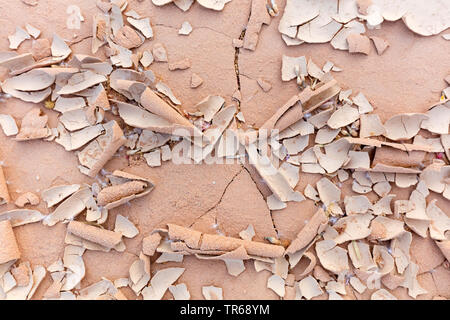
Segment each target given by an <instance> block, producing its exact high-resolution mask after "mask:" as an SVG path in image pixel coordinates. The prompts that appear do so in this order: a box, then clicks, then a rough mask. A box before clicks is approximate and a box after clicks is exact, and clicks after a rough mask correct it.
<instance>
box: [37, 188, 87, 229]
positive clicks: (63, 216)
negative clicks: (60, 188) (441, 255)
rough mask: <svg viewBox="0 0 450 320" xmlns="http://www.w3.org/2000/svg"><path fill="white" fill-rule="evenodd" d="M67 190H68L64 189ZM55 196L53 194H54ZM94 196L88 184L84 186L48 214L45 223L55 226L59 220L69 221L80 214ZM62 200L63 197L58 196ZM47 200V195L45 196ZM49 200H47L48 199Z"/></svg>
mask: <svg viewBox="0 0 450 320" xmlns="http://www.w3.org/2000/svg"><path fill="white" fill-rule="evenodd" d="M64 191H66V190H64ZM52 197H53V196H52ZM91 197H92V193H91V190H90V189H89V187H87V186H83V187H82V188H81V189H79V190H78V191H76V192H74V193H73V194H71V196H70V197H68V198H67V199H66V200H64V202H62V203H61V204H60V205H59V206H58V207H57V208H56V209H55V211H53V212H52V213H51V214H49V215H47V216H46V217H45V219H44V221H43V223H44V225H48V226H50V227H51V226H53V225H55V224H56V223H58V222H59V221H64V222H65V221H68V220H71V219H73V218H75V217H76V216H77V215H79V214H80V213H81V212H82V211H83V210H84V209H85V208H86V206H87V204H88V202H89V200H90V198H91ZM56 199H57V200H58V201H61V200H62V199H61V197H59V196H58V197H57V198H56ZM44 200H45V197H44ZM46 201H47V200H46Z"/></svg>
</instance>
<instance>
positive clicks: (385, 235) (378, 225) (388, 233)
mask: <svg viewBox="0 0 450 320" xmlns="http://www.w3.org/2000/svg"><path fill="white" fill-rule="evenodd" d="M403 226H404V223H403V221H399V220H394V219H389V218H386V217H383V216H377V217H376V218H375V219H373V220H372V223H371V225H370V229H371V234H370V237H371V238H373V239H377V240H380V241H386V240H390V239H393V238H396V237H398V236H399V235H401V234H402V233H403V232H405V229H404V227H403Z"/></svg>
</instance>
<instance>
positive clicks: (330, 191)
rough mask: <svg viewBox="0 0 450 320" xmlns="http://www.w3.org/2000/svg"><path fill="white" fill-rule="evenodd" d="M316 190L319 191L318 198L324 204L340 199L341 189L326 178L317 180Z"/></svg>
mask: <svg viewBox="0 0 450 320" xmlns="http://www.w3.org/2000/svg"><path fill="white" fill-rule="evenodd" d="M316 187H317V191H318V192H319V197H320V200H321V201H322V202H323V203H324V204H325V205H326V206H328V205H330V204H331V203H333V202H339V201H340V199H341V190H340V189H339V188H338V187H337V186H336V185H335V184H334V183H332V182H331V181H330V180H328V179H327V178H325V177H324V178H322V179H320V180H319V181H317V185H316Z"/></svg>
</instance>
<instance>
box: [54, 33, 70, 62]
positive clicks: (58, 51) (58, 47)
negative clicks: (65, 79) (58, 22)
mask: <svg viewBox="0 0 450 320" xmlns="http://www.w3.org/2000/svg"><path fill="white" fill-rule="evenodd" d="M51 51H52V56H53V57H61V58H62V59H65V58H67V57H68V56H69V55H70V54H71V53H72V50H70V48H69V46H68V45H67V44H66V42H65V41H64V40H63V39H62V38H60V37H59V36H58V35H57V34H56V33H54V34H53V41H52V46H51Z"/></svg>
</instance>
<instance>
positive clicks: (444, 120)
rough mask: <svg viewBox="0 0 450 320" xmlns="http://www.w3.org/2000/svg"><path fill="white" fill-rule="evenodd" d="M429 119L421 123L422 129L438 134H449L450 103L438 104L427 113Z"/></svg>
mask: <svg viewBox="0 0 450 320" xmlns="http://www.w3.org/2000/svg"><path fill="white" fill-rule="evenodd" d="M425 114H426V115H427V116H428V119H425V120H423V121H422V123H421V128H422V129H426V130H428V131H430V132H433V133H437V134H448V133H449V131H448V130H449V129H448V127H449V125H450V103H449V102H446V103H445V104H438V105H436V106H433V107H432V108H430V109H429V110H428V111H427V112H426V113H425Z"/></svg>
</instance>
